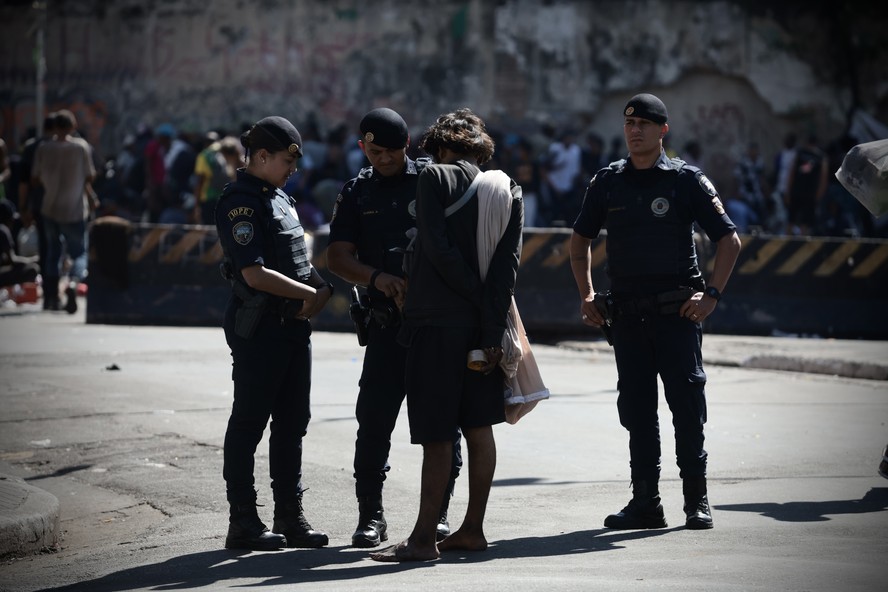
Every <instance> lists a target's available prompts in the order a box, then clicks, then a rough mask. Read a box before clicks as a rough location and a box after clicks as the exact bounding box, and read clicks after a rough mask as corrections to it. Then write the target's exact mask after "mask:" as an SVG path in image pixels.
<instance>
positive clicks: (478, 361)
mask: <svg viewBox="0 0 888 592" xmlns="http://www.w3.org/2000/svg"><path fill="white" fill-rule="evenodd" d="M486 365H487V354H486V353H484V350H483V349H473V350H472V351H470V352H469V361H468V366H469V369H470V370H481V369H482V368H484V366H486Z"/></svg>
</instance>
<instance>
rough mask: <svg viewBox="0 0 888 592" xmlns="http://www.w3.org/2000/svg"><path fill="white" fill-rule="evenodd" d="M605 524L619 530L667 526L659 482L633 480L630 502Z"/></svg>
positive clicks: (608, 518)
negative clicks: (658, 486)
mask: <svg viewBox="0 0 888 592" xmlns="http://www.w3.org/2000/svg"><path fill="white" fill-rule="evenodd" d="M604 526H605V528H616V529H618V530H635V529H641V528H666V526H667V524H666V517H665V516H664V515H663V505H662V504H660V492H659V490H658V488H657V482H656V481H633V482H632V499H631V500H629V504H628V505H627V506H626V507H625V508H623V509H622V511H620V512H618V513H616V514H611V515H610V516H608V517H607V518H605V519H604Z"/></svg>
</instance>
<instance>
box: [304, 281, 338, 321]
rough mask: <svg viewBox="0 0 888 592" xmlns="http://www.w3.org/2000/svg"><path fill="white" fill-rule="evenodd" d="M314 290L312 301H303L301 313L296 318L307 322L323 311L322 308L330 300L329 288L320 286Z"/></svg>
mask: <svg viewBox="0 0 888 592" xmlns="http://www.w3.org/2000/svg"><path fill="white" fill-rule="evenodd" d="M316 290H317V292H316V293H315V297H314V298H313V299H308V300H305V301H304V303H303V305H302V311H301V312H300V314H299V316H298V317H296V318H298V319H302V320H308V319H310V318H311V317H313V316H314V315H316V314H318V313H319V312H321V311H322V310H323V309H324V306H326V305H327V301H328V300H330V288H328V287H326V286H321V287H320V288H316Z"/></svg>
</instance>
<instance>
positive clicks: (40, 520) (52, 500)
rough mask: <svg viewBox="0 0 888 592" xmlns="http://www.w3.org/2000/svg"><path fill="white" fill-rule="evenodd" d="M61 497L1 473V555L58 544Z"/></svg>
mask: <svg viewBox="0 0 888 592" xmlns="http://www.w3.org/2000/svg"><path fill="white" fill-rule="evenodd" d="M58 531H59V500H58V498H56V496H54V495H52V494H51V493H49V492H46V491H43V490H42V489H38V488H36V487H33V486H31V485H28V484H27V483H25V482H24V481H22V480H21V479H19V478H17V477H11V476H9V475H4V474H0V557H7V556H16V555H27V554H31V553H37V552H40V551H42V550H43V549H51V548H53V547H56V546H57V545H58Z"/></svg>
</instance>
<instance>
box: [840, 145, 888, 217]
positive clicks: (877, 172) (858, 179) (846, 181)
mask: <svg viewBox="0 0 888 592" xmlns="http://www.w3.org/2000/svg"><path fill="white" fill-rule="evenodd" d="M836 179H838V180H839V183H841V184H842V186H843V187H844V188H845V189H847V190H848V192H849V193H850V194H851V195H853V196H854V197H856V198H857V200H858V201H859V202H860V203H861V204H863V206H864V207H865V208H866V209H867V210H869V211H870V213H871V214H872V215H873V216H877V217H878V216H882V215H884V214H886V213H888V139H885V140H876V141H875V142H867V143H866V144H858V145H857V146H854V147H853V148H852V149H851V150H849V151H848V154H846V155H845V158H844V160H842V166H841V167H840V168H839V170H837V171H836Z"/></svg>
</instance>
